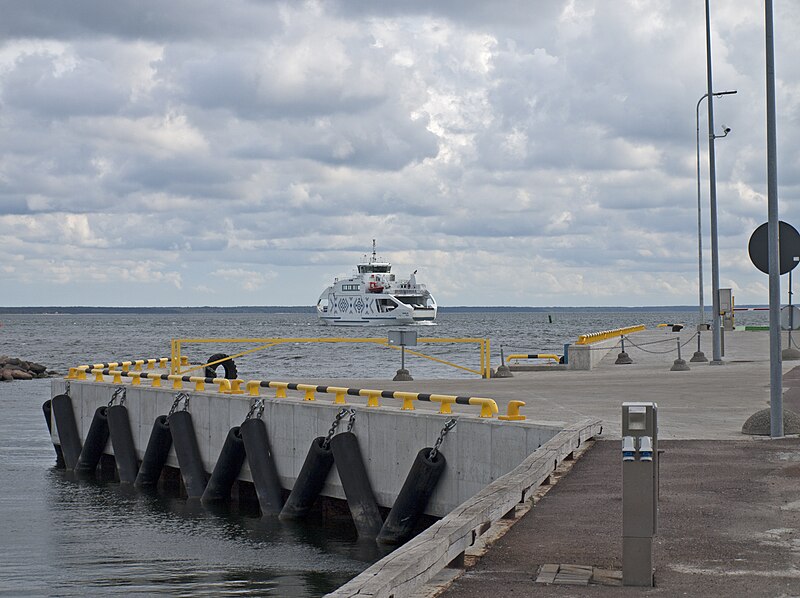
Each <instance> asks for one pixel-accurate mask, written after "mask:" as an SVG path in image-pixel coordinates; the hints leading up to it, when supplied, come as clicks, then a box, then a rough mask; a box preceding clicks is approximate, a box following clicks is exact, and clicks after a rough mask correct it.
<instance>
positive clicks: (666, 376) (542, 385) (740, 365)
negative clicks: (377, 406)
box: [319, 329, 800, 440]
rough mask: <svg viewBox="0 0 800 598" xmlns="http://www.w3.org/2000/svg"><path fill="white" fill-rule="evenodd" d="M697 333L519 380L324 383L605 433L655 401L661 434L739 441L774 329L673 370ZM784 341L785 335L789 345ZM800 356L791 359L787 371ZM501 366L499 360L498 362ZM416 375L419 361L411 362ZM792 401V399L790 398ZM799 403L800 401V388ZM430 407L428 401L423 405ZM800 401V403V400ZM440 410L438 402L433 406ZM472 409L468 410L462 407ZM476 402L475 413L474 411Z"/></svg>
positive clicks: (764, 394) (764, 379)
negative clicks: (716, 361) (591, 422)
mask: <svg viewBox="0 0 800 598" xmlns="http://www.w3.org/2000/svg"><path fill="white" fill-rule="evenodd" d="M693 336H694V331H689V330H684V331H682V332H680V333H675V332H671V331H670V330H668V329H655V330H646V331H644V332H639V333H636V334H633V335H631V337H630V340H629V341H628V342H626V347H625V348H626V351H627V353H628V354H629V355H630V357H631V359H632V360H633V362H634V363H633V364H631V365H614V361H615V360H616V358H617V353H618V352H619V349H612V350H611V351H609V352H608V354H607V355H606V356H605V358H604V359H603V360H602V361H601V363H600V364H599V366H598V367H596V368H595V369H593V370H591V371H573V370H568V369H567V370H558V369H556V368H554V369H553V370H550V371H536V372H515V373H514V377H513V378H496V379H491V380H482V379H479V378H473V379H458V380H415V381H412V382H391V381H381V382H377V381H376V380H374V379H371V380H370V379H361V380H347V381H343V380H324V381H319V382H320V383H323V384H337V385H342V384H347V385H348V386H353V387H357V386H360V387H365V388H376V386H377V387H378V388H381V389H389V390H409V391H415V392H431V393H433V392H436V393H446V394H456V395H470V396H482V397H489V398H493V399H495V400H496V401H497V403H498V405H499V407H500V410H501V411H505V409H506V406H507V404H508V401H510V400H513V399H518V400H523V401H525V403H526V405H525V407H523V408H522V411H521V413H522V414H523V415H525V416H527V417H528V418H529V419H531V420H535V421H542V422H561V423H573V422H575V421H578V420H580V419H583V418H585V417H596V418H600V419H602V420H603V421H604V424H605V427H604V437H606V438H616V437H619V435H620V417H621V416H620V405H621V404H622V403H623V402H625V401H655V402H656V403H658V406H659V422H660V426H661V430H660V432H661V436H660V437H661V438H662V439H665V440H677V439H707V440H725V439H727V440H734V439H741V437H742V434H741V428H742V424H743V423H744V422H745V421H746V420H747V418H748V417H749V416H750V415H752V414H753V413H755V412H756V411H759V410H761V409H764V408H766V407H769V335H768V332H766V331H738V330H737V331H733V332H727V333H726V334H725V349H726V355H725V357H724V361H725V365H721V366H720V365H713V366H712V365H709V364H707V363H697V364H695V363H689V366H690V368H691V369H690V371H688V372H672V371H670V367H671V366H672V364H673V362H674V360H675V359H676V357H677V340H678V339H680V341H681V343H682V344H685V343H688V344H685V346H684V347H683V349H682V357H683V358H684V359H685V360H686V361H687V362H688V360H689V359H690V358H691V356H692V354H693V353H694V351H695V350H696V348H697V345H696V340H690V339H692V337H693ZM783 346H786V343H785V341H784V345H783ZM702 350H703V351H704V352H705V354H706V356H707V357H708V358H709V359H710V358H711V334H710V333H709V332H707V333H704V334H703V335H702ZM798 364H800V362H785V363H784V364H783V369H784V371H787V370H789V369H791V368H792V367H793V366H794V365H798ZM495 365H496V364H495ZM410 367H411V372H412V374H413V363H412V364H411V365H410ZM787 399H788V397H787ZM795 403H800V393H798V398H797V400H796V401H795ZM418 406H420V407H422V408H425V407H426V405H425V404H420V403H418ZM798 406H800V405H798ZM427 407H429V408H436V406H435V405H428V406H427ZM462 410H466V411H470V408H462ZM474 411H475V410H474V408H473V409H472V410H471V412H474Z"/></svg>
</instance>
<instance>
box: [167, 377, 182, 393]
mask: <svg viewBox="0 0 800 598" xmlns="http://www.w3.org/2000/svg"><path fill="white" fill-rule="evenodd" d="M167 380H172V388H173V389H175V390H179V389H181V388H183V376H180V375H179V374H170V375H169V376H167Z"/></svg>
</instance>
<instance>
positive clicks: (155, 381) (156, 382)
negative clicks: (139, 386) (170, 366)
mask: <svg viewBox="0 0 800 598" xmlns="http://www.w3.org/2000/svg"><path fill="white" fill-rule="evenodd" d="M150 382H151V384H150V386H151V387H153V388H161V376H158V375H156V376H153V377H152V378H150Z"/></svg>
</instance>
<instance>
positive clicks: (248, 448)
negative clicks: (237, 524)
mask: <svg viewBox="0 0 800 598" xmlns="http://www.w3.org/2000/svg"><path fill="white" fill-rule="evenodd" d="M241 433H242V439H243V440H244V450H245V453H247V464H248V465H249V466H250V474H251V475H252V477H253V485H254V486H255V488H256V495H258V504H259V505H260V506H261V513H262V514H263V515H277V514H278V513H280V512H281V509H282V508H283V488H282V487H281V479H280V477H279V476H278V468H277V466H276V465H275V458H274V457H273V456H272V448H271V447H270V443H269V436H268V434H267V425H266V424H265V423H264V421H263V420H261V419H258V418H252V419H248V420H245V421H244V423H243V424H242V425H241Z"/></svg>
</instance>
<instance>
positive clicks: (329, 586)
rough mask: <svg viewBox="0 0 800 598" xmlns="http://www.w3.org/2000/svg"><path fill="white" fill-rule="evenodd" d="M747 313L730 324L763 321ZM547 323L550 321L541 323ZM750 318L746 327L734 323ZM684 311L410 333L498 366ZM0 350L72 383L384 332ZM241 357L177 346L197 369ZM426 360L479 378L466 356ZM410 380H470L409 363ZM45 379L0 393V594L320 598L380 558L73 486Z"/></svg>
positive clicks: (281, 331) (166, 500) (218, 331)
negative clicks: (58, 464) (269, 341)
mask: <svg viewBox="0 0 800 598" xmlns="http://www.w3.org/2000/svg"><path fill="white" fill-rule="evenodd" d="M766 318H767V316H766V315H764V314H763V313H762V312H755V313H747V314H745V315H744V316H742V317H741V318H740V321H739V323H744V322H746V323H753V324H758V323H762V322H764V321H766ZM551 319H552V322H551V321H550V320H551ZM742 320H744V322H743V321H742ZM693 321H694V314H693V313H688V312H676V313H665V312H658V313H646V312H636V313H631V312H569V313H566V312H561V313H559V312H555V311H554V312H553V313H552V314H548V313H468V314H446V313H445V314H442V315H441V316H440V319H439V321H438V323H437V324H436V325H434V326H425V327H420V329H419V333H420V336H436V337H476V338H489V339H490V340H491V342H492V348H493V362H494V363H495V365H496V364H497V362H498V356H499V348H500V346H501V345H502V346H503V348H504V350H505V351H506V354H509V353H512V352H525V353H528V352H558V353H560V352H561V351H562V350H563V344H564V343H566V342H572V341H574V340H575V339H576V337H577V335H578V334H582V333H586V332H595V331H598V330H606V329H609V328H616V327H620V326H628V325H632V324H639V323H642V324H646V325H648V327H650V326H655V325H656V324H658V323H661V322H686V323H687V324H690V325H691V324H692V323H693ZM0 322H2V326H0V354H7V355H11V356H16V357H21V358H23V359H28V360H33V361H38V362H40V363H43V364H45V365H47V366H48V367H49V368H51V369H56V370H59V371H62V372H64V371H66V369H67V368H68V367H70V366H76V365H80V364H85V363H93V362H103V361H115V360H125V359H137V358H149V357H161V356H168V355H169V342H170V339H171V338H209V337H215V338H245V337H246V338H251V337H292V338H297V337H301V338H306V337H322V336H336V337H350V338H354V337H362V336H370V337H377V336H385V334H386V331H385V329H379V328H370V329H363V328H359V329H352V328H336V329H334V328H330V327H326V326H321V325H319V324H318V323H317V321H316V318H315V316H313V315H312V314H243V315H238V314H237V315H228V314H218V315H180V316H176V315H130V316H112V315H12V316H8V315H4V316H0ZM247 348H250V346H244V345H242V346H239V345H196V344H195V345H187V346H186V347H185V348H184V350H183V351H184V353H185V354H186V353H188V354H189V356H190V358H191V359H193V360H201V359H204V358H206V357H208V356H209V355H210V354H212V353H215V352H218V351H226V352H228V353H235V352H237V351H242V350H246V349H247ZM420 350H422V351H424V352H426V353H429V354H432V355H435V356H437V357H440V358H443V359H449V360H452V361H454V362H457V363H461V364H464V365H468V366H469V367H475V368H477V366H478V363H479V356H478V351H477V349H476V348H472V347H470V346H467V345H441V346H440V345H436V346H434V345H430V346H424V347H420ZM237 365H238V367H239V372H240V375H241V376H242V377H247V378H255V377H260V378H267V379H273V380H286V381H302V379H303V378H304V377H305V378H309V377H315V378H316V377H374V378H391V377H392V376H393V375H394V372H395V370H396V369H397V368H398V367H399V356H398V354H397V353H396V351H394V350H391V349H386V348H380V347H376V346H372V345H366V344H341V345H339V344H337V345H322V344H290V345H280V346H276V347H272V348H270V349H267V350H265V351H263V352H259V353H254V354H252V355H249V356H247V357H243V358H240V359H237ZM406 365H407V367H409V369H411V371H412V373H413V374H414V376H415V377H417V378H445V377H449V378H454V377H460V376H472V374H469V373H467V372H463V371H462V370H455V369H452V368H448V367H446V366H442V365H439V364H436V363H434V362H430V361H427V360H422V359H419V358H414V357H412V356H407V357H406ZM49 398H50V382H49V381H48V380H35V381H29V382H8V383H0V409H2V416H0V595H2V596H30V595H41V596H82V595H87V594H93V595H112V594H114V595H154V594H155V595H162V594H163V595H170V596H203V595H214V596H225V595H234V594H236V595H274V596H287V597H303V598H305V597H315V596H322V595H324V594H325V593H327V592H330V591H332V590H334V589H335V588H337V587H339V586H340V585H341V584H343V583H345V582H346V581H347V580H349V579H350V578H352V577H354V576H355V575H357V574H358V573H359V572H361V571H362V570H364V569H365V568H366V567H368V566H369V565H370V564H371V563H372V562H374V561H375V560H377V559H379V558H380V557H381V553H379V551H378V549H377V548H376V547H375V545H374V543H373V544H370V543H368V542H367V543H359V542H357V541H356V534H355V529H354V528H353V527H352V526H351V525H348V524H337V525H324V524H320V523H317V524H307V525H286V524H283V523H279V522H277V521H275V520H274V519H271V518H263V519H262V518H260V517H258V516H257V513H251V512H248V513H245V512H237V511H233V512H212V511H209V510H207V509H204V508H200V507H198V506H196V505H191V504H189V503H187V502H186V501H185V500H182V499H179V498H176V497H169V496H163V495H157V494H142V493H138V492H135V491H126V490H125V489H123V488H121V487H120V486H118V485H117V484H113V483H101V482H78V481H75V480H73V479H71V477H70V476H69V475H68V474H66V473H65V472H63V471H61V470H57V469H55V468H54V464H55V453H54V452H53V447H52V445H51V444H50V441H49V437H48V434H47V429H46V426H45V422H44V418H43V416H42V411H41V405H42V403H43V402H44V401H46V400H47V399H49Z"/></svg>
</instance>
